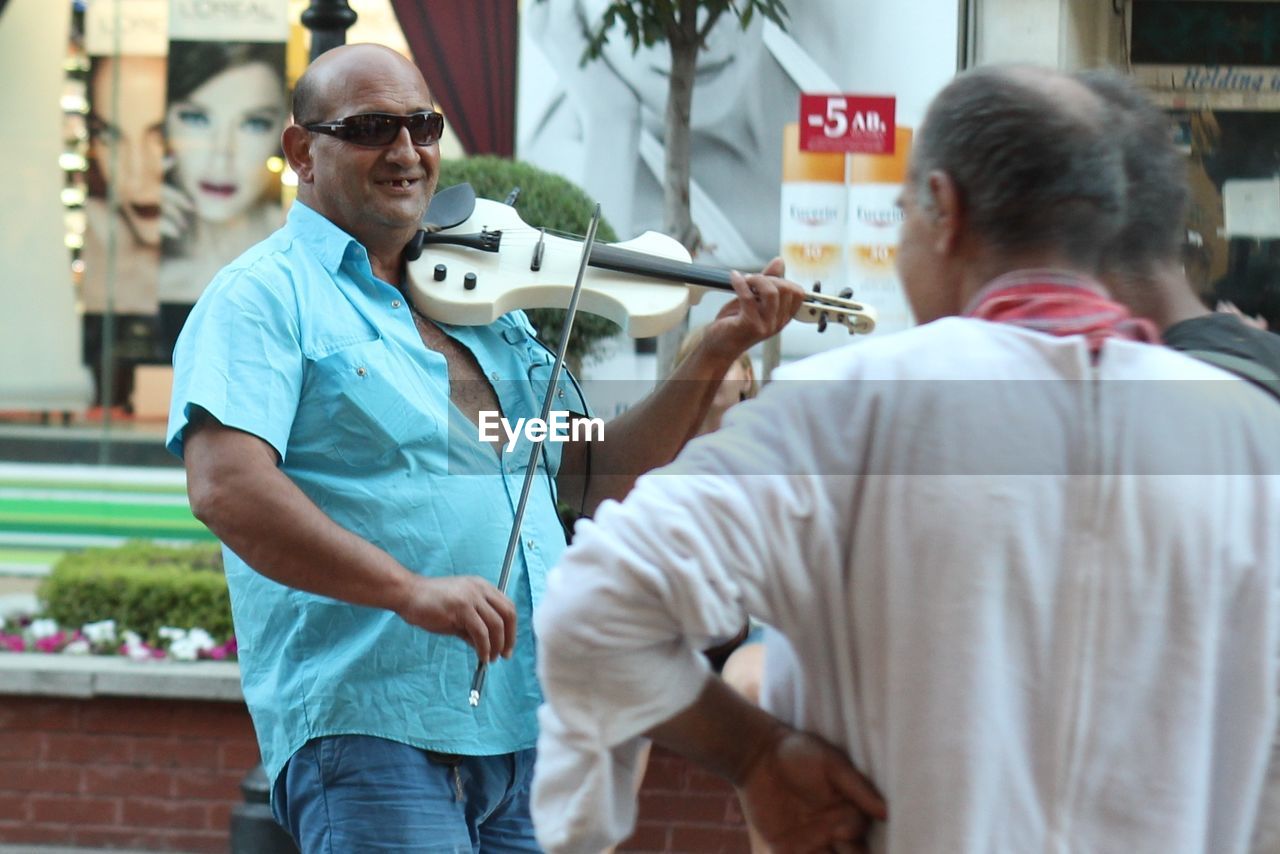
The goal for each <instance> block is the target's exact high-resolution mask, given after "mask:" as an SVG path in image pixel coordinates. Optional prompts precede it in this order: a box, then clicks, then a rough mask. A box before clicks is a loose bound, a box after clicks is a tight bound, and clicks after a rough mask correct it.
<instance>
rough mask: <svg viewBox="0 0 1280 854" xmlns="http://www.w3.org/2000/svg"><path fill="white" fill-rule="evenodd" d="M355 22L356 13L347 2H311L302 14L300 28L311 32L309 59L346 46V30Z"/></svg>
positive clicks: (324, 0)
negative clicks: (330, 49) (331, 49)
mask: <svg viewBox="0 0 1280 854" xmlns="http://www.w3.org/2000/svg"><path fill="white" fill-rule="evenodd" d="M355 22H356V13H355V11H354V10H352V8H351V7H350V6H348V5H347V0H311V5H310V6H309V7H308V8H307V9H306V10H304V11H303V13H302V26H304V27H306V28H307V29H309V30H311V59H312V60H315V58H316V57H317V56H319V55H320V54H322V53H324V52H325V51H326V50H329V48H334V47H337V46H338V45H340V44H346V41H347V29H348V28H349V27H350V26H351V25H352V24H354V23H355Z"/></svg>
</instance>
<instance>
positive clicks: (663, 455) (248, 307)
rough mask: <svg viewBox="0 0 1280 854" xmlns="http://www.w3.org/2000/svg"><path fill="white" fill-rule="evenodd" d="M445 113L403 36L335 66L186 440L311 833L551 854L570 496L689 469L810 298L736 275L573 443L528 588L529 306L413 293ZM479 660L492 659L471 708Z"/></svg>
mask: <svg viewBox="0 0 1280 854" xmlns="http://www.w3.org/2000/svg"><path fill="white" fill-rule="evenodd" d="M440 132H441V117H440V115H439V114H438V113H436V112H435V110H434V107H433V104H432V100H431V96H430V93H429V92H428V90H427V85H426V83H425V81H424V80H423V78H422V75H421V74H420V72H419V71H418V69H417V68H416V67H415V66H414V65H413V64H412V63H410V62H409V61H407V60H405V59H404V58H403V57H401V56H400V55H399V54H397V53H395V52H394V51H392V50H390V49H387V48H384V47H381V46H375V45H351V46H345V47H339V48H336V49H334V50H332V51H330V52H328V53H326V54H324V55H323V56H321V57H320V58H319V59H317V60H316V61H315V62H314V63H312V65H311V66H310V68H308V69H307V71H306V72H305V74H304V75H303V76H302V78H301V79H300V80H299V81H298V84H297V89H296V92H295V95H294V123H293V124H291V125H290V126H289V127H288V128H287V129H286V130H285V131H284V134H283V138H282V141H283V148H284V151H285V154H286V156H287V157H288V160H289V163H290V166H291V167H292V168H293V170H294V172H295V173H297V176H298V196H297V202H296V203H295V204H294V205H293V207H292V210H291V211H290V213H289V218H288V222H287V223H286V225H285V226H284V227H283V228H282V229H281V230H280V231H278V232H277V233H275V234H274V235H272V236H271V237H270V238H268V239H267V240H265V241H263V242H262V243H261V244H259V245H258V246H256V247H254V248H252V249H251V250H249V251H248V252H246V253H245V254H244V255H243V256H241V257H240V258H239V259H237V260H236V261H234V262H233V263H231V264H230V265H228V266H227V267H226V268H225V269H224V270H222V271H221V272H220V273H219V274H218V276H217V277H216V278H215V279H214V280H213V282H212V283H211V284H210V286H209V288H208V289H207V291H206V292H205V294H204V296H203V297H202V298H201V299H200V301H199V303H198V304H197V306H196V308H195V310H194V311H193V313H192V315H191V318H190V320H189V322H188V323H187V325H186V328H185V329H184V331H183V333H182V336H181V338H180V340H179V342H178V345H177V348H176V350H175V354H174V364H175V368H176V371H175V384H174V396H173V404H172V411H171V415H170V423H169V431H168V443H169V447H170V449H171V450H172V451H173V452H174V453H176V454H178V455H180V456H182V457H183V459H184V461H185V464H186V469H187V477H188V491H189V495H190V500H191V506H192V509H193V511H194V512H195V514H196V516H197V517H199V518H200V519H201V520H202V521H204V522H205V523H206V524H207V525H208V526H209V528H210V529H211V530H212V531H213V532H214V533H215V534H216V535H217V536H218V537H219V539H221V540H222V542H223V544H224V547H225V552H224V554H225V557H226V571H227V578H228V584H229V586H230V589H231V596H232V606H233V611H234V617H235V626H236V635H237V639H238V641H239V644H240V666H241V673H242V680H243V685H244V694H245V699H246V702H247V704H248V706H249V709H250V711H251V713H252V715H253V719H254V725H255V727H256V729H257V733H258V739H259V743H260V746H261V750H262V759H263V764H264V766H265V768H266V771H267V774H268V777H269V778H270V779H271V780H272V804H273V808H274V811H275V814H276V816H277V818H278V819H279V820H280V821H281V822H282V824H284V826H285V827H286V828H287V829H288V830H289V832H290V833H291V834H292V835H293V837H294V839H295V840H296V841H297V842H298V844H299V845H300V846H301V848H302V849H303V850H304V851H331V850H332V851H367V850H379V851H392V850H394V851H446V850H447V851H472V850H484V851H486V852H488V851H530V850H537V848H536V844H535V842H534V841H533V836H532V830H531V826H530V817H529V810H528V795H529V788H530V779H531V774H532V767H533V747H534V744H535V742H536V738H537V729H536V720H535V711H536V709H537V707H538V705H539V703H540V701H541V694H540V690H539V687H538V683H537V679H536V676H535V670H534V643H533V635H532V614H533V611H534V609H535V608H536V607H537V605H538V603H539V601H540V599H541V597H542V593H543V590H544V589H545V586H546V573H547V571H548V569H549V568H550V567H551V566H552V565H553V564H554V563H555V561H556V559H557V557H558V556H559V554H560V551H561V550H562V548H563V547H564V537H563V533H562V529H561V528H560V525H559V520H558V517H557V511H556V494H555V493H556V490H557V489H558V492H559V494H560V495H561V496H564V497H565V501H566V503H570V504H574V505H581V507H582V510H583V512H584V514H587V515H589V514H590V513H591V512H592V511H593V510H594V508H595V507H596V506H597V505H598V504H599V503H600V502H601V501H603V500H605V499H608V498H619V497H621V496H622V495H623V494H625V493H626V492H627V491H628V490H629V489H630V487H631V484H632V482H633V481H634V479H635V477H636V476H637V475H638V474H639V473H641V472H643V471H645V470H648V469H650V468H652V467H654V466H657V465H661V464H663V463H666V462H668V461H669V460H670V459H671V458H672V457H673V456H674V455H675V453H676V452H677V451H678V450H679V449H680V447H681V446H682V445H683V443H684V442H685V440H686V439H687V438H688V437H690V436H692V435H693V434H694V433H695V432H696V430H697V427H698V424H699V423H700V422H701V420H702V417H703V414H704V413H705V411H706V409H707V406H708V404H709V403H710V402H711V400H712V399H713V397H714V395H715V392H716V389H717V387H718V384H719V381H720V379H721V378H722V377H723V376H724V374H725V372H726V370H727V369H728V368H729V366H730V365H731V364H732V363H733V362H734V360H735V359H736V358H737V357H738V356H739V355H740V354H741V353H742V352H743V351H745V350H746V349H747V348H749V347H751V346H752V345H753V344H755V343H756V342H758V341H761V340H763V339H765V338H767V337H769V336H770V335H773V334H775V333H776V332H778V330H779V329H781V328H782V327H783V326H784V325H785V324H786V322H787V321H788V320H789V319H790V317H791V316H792V315H793V314H794V313H795V311H796V309H797V307H798V306H799V304H800V301H801V299H802V298H803V292H802V291H801V289H800V288H799V287H798V286H797V285H795V284H793V283H791V282H788V281H785V280H783V279H782V278H780V275H781V266H780V264H779V263H778V262H775V263H774V264H773V265H770V266H769V267H768V268H766V270H765V271H764V272H763V273H761V274H758V275H751V276H746V277H743V276H741V275H735V276H734V288H735V291H736V293H737V299H736V301H734V302H733V303H731V304H730V305H729V306H727V307H726V308H725V310H724V311H722V312H721V314H720V316H719V317H718V318H717V319H716V321H715V322H714V323H712V324H711V327H710V328H709V329H708V331H707V334H706V336H705V338H704V340H703V343H702V344H701V346H699V347H698V348H697V350H696V351H695V352H694V353H693V354H692V355H691V356H690V358H688V359H687V360H686V361H685V362H683V363H682V364H681V365H680V366H679V368H678V369H677V372H676V374H675V375H673V377H672V379H673V380H675V381H674V382H672V381H668V382H665V383H663V384H662V385H661V386H660V387H659V388H658V389H657V390H656V391H655V392H654V393H653V394H652V395H651V396H650V397H649V398H647V399H646V400H644V401H643V402H641V403H640V404H639V405H638V406H636V407H634V408H633V409H631V410H630V411H629V412H627V413H626V414H625V415H623V416H620V417H618V418H616V419H614V420H613V421H611V422H610V423H609V424H608V425H607V429H606V435H607V436H608V441H607V442H600V443H597V444H596V445H595V447H594V448H592V449H590V450H589V449H588V448H587V447H585V446H584V443H567V444H560V445H555V446H552V447H549V448H548V451H547V453H546V454H545V455H544V456H543V458H542V461H541V462H540V463H539V466H540V467H545V468H546V475H547V477H546V478H545V480H546V482H547V484H548V488H546V489H541V488H539V489H534V490H533V493H532V494H531V497H530V501H529V507H528V510H527V513H526V516H525V520H524V525H523V528H522V535H521V537H520V540H519V546H518V554H517V556H516V560H515V563H514V565H513V572H512V577H511V583H510V587H509V591H510V595H509V596H506V595H503V594H501V593H499V591H498V589H497V588H496V587H495V586H494V584H493V582H494V580H495V579H496V578H497V574H498V570H499V567H500V565H501V563H502V559H503V552H504V549H505V546H506V543H507V538H508V535H509V533H510V527H511V522H512V519H513V518H514V508H515V505H516V497H517V495H518V493H519V489H520V485H521V480H522V477H523V472H524V469H525V467H526V463H525V462H524V459H525V458H524V456H523V454H522V453H521V450H519V449H518V450H517V451H516V453H514V454H513V453H507V452H504V451H503V450H502V449H501V448H500V447H498V446H496V445H492V446H484V445H481V444H479V442H478V439H477V432H476V423H477V421H478V418H479V413H480V412H481V411H483V410H497V411H501V412H502V413H503V414H504V416H505V417H507V418H509V419H511V420H514V419H515V418H516V417H527V416H532V415H537V414H538V408H537V407H538V404H539V403H540V401H537V400H535V399H534V397H535V395H534V394H533V392H532V390H531V382H530V380H529V377H530V375H531V371H532V370H533V369H535V368H538V367H544V366H545V362H546V359H547V356H546V353H545V351H544V350H543V349H542V348H541V347H540V346H539V345H537V344H536V343H535V342H534V339H533V336H532V329H531V327H530V326H529V324H528V321H527V320H526V319H525V318H524V316H523V314H522V313H520V312H514V313H512V314H510V315H507V316H504V317H502V318H501V319H499V320H498V321H497V322H495V323H493V324H491V325H489V326H484V327H469V328H468V327H460V326H449V325H446V324H443V323H437V322H435V321H433V320H432V319H431V318H429V317H424V316H421V315H420V314H418V313H417V312H416V311H414V310H413V309H412V308H411V306H410V303H409V300H408V299H407V298H406V296H405V295H404V293H403V292H402V290H401V289H402V286H403V285H404V281H405V257H404V247H405V246H406V244H408V243H409V242H410V239H411V238H412V237H413V236H414V235H415V233H416V232H417V231H418V229H419V227H420V225H421V223H422V220H423V216H424V214H425V212H426V209H427V205H428V202H429V201H430V199H431V196H432V193H433V191H434V189H435V184H436V178H437V174H438V167H439V149H438V147H437V142H438V140H439V137H440ZM460 425H463V426H462V427H460ZM468 434H469V435H468ZM589 454H590V455H591V456H589ZM591 470H594V471H595V472H596V475H595V476H591V474H590V471H591ZM606 475H607V476H606ZM539 480H540V481H541V480H544V478H541V477H539ZM552 487H554V488H552ZM477 656H478V657H479V658H480V660H482V661H485V662H490V663H491V665H490V667H489V673H488V679H487V686H486V690H485V696H484V701H483V702H482V703H481V704H480V705H479V706H478V707H475V708H472V707H471V706H470V705H469V703H468V689H469V687H470V678H471V675H472V672H473V670H474V668H475V665H476V658H477ZM500 659H504V660H500Z"/></svg>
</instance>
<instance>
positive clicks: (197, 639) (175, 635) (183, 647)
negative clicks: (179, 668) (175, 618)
mask: <svg viewBox="0 0 1280 854" xmlns="http://www.w3.org/2000/svg"><path fill="white" fill-rule="evenodd" d="M160 636H161V637H164V638H167V639H168V640H169V655H171V656H172V657H174V658H176V659H178V660H179V661H195V660H196V659H197V658H199V657H200V653H201V652H204V651H206V650H210V649H213V648H214V647H215V646H217V644H215V643H214V642H213V638H212V637H211V636H210V635H209V633H208V632H206V631H205V630H204V629H190V630H187V631H183V630H182V629H171V628H169V627H167V626H166V627H165V628H163V629H161V630H160Z"/></svg>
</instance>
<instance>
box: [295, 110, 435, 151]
mask: <svg viewBox="0 0 1280 854" xmlns="http://www.w3.org/2000/svg"><path fill="white" fill-rule="evenodd" d="M303 127H304V128H306V129H307V130H309V131H311V132H312V133H325V134H328V135H329V136H336V137H337V138H338V139H340V140H342V141H343V142H349V143H351V144H352V145H363V146H365V147H367V148H382V147H383V146H387V145H390V144H391V143H393V142H395V141H396V137H398V136H399V135H400V128H408V130H409V140H410V141H411V142H412V143H413V144H414V145H431V144H432V143H435V142H438V141H439V140H440V135H441V134H442V133H444V116H443V115H441V114H440V113H437V112H436V111H434V110H427V111H425V112H421V113H411V114H409V115H407V116H397V115H393V114H391V113H363V114H361V115H358V116H347V117H346V118H345V119H339V120H338V121H336V122H316V123H315V124H309V125H303Z"/></svg>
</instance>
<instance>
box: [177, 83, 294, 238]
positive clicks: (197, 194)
mask: <svg viewBox="0 0 1280 854" xmlns="http://www.w3.org/2000/svg"><path fill="white" fill-rule="evenodd" d="M286 109H287V108H286V106H285V94H284V88H283V85H282V83H281V81H280V75H279V74H278V73H277V72H276V71H275V70H273V69H272V68H270V67H269V66H267V65H266V64H265V63H261V62H252V63H248V64H246V65H239V66H235V67H233V68H228V69H227V70H225V71H223V72H221V73H219V74H217V75H215V76H213V77H211V78H209V79H208V80H206V81H205V82H204V83H202V84H201V85H200V86H199V87H198V88H196V89H195V90H194V91H193V92H192V93H191V94H190V95H189V96H188V97H187V98H186V99H184V100H182V101H175V102H174V103H172V104H170V105H169V110H168V114H167V124H168V129H169V146H170V150H171V151H172V154H173V158H174V167H175V172H176V176H177V181H178V185H179V187H180V188H181V189H182V190H183V191H184V192H185V193H186V194H187V195H188V196H189V197H190V199H191V201H192V203H193V204H194V206H195V211H196V215H197V216H198V217H199V218H200V219H202V220H205V221H207V222H226V221H227V220H231V219H234V218H235V217H237V216H239V215H241V214H243V213H245V212H247V211H249V210H250V209H251V208H253V207H254V206H255V205H257V204H259V203H260V202H261V201H262V197H263V193H264V192H265V190H266V188H267V186H268V185H269V183H270V180H271V173H270V171H269V170H268V169H267V160H268V158H270V157H271V156H272V155H275V154H277V153H278V152H279V147H280V132H281V130H282V129H283V128H284V123H285V119H286Z"/></svg>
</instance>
